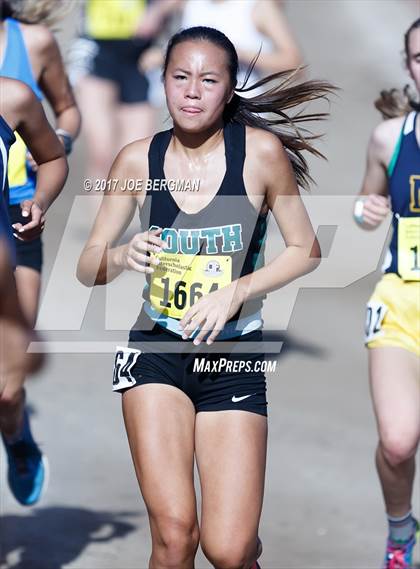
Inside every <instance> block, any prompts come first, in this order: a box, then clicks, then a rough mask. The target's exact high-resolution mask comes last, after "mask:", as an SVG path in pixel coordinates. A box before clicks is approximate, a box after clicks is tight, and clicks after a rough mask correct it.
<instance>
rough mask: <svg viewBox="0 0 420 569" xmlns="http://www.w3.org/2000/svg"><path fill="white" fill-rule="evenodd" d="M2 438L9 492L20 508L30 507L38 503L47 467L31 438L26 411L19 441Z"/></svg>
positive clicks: (43, 457)
mask: <svg viewBox="0 0 420 569" xmlns="http://www.w3.org/2000/svg"><path fill="white" fill-rule="evenodd" d="M2 438H3V443H4V446H5V449H6V453H7V459H8V472H7V479H8V482H9V486H10V490H11V491H12V494H13V496H14V497H15V498H16V500H17V501H18V502H19V503H20V504H22V506H32V505H34V504H36V503H37V502H38V501H39V499H40V498H41V495H42V492H43V490H44V489H45V487H46V485H47V471H48V465H47V461H46V457H45V456H43V454H42V453H41V451H40V449H39V447H38V445H37V444H36V442H35V441H34V439H33V437H32V433H31V428H30V425H29V417H28V414H27V411H26V409H25V412H24V420H23V431H22V437H21V439H20V440H18V441H17V442H14V443H8V442H7V441H6V440H5V438H4V437H2Z"/></svg>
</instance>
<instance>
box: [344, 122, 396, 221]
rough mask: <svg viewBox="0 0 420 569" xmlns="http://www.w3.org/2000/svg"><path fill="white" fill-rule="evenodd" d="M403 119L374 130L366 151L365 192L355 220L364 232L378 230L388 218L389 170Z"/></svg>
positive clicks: (355, 211)
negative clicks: (365, 230)
mask: <svg viewBox="0 0 420 569" xmlns="http://www.w3.org/2000/svg"><path fill="white" fill-rule="evenodd" d="M402 123H403V121H402V119H391V120H388V121H385V122H382V123H381V124H379V125H378V126H377V127H376V128H375V129H374V131H373V133H372V135H371V137H370V140H369V144H368V150H367V160H366V171H365V175H364V179H363V183H362V189H361V191H360V193H359V196H361V197H359V198H358V199H357V200H356V202H355V205H354V219H355V221H356V222H357V223H358V225H359V226H360V227H362V228H363V229H368V230H371V229H375V228H376V227H378V225H379V224H380V223H381V222H382V221H383V220H384V219H385V217H386V216H387V215H388V213H389V211H390V208H389V198H388V177H387V168H388V165H389V163H390V161H391V158H392V152H393V149H394V147H395V145H396V144H397V141H398V137H399V133H400V131H401V127H402Z"/></svg>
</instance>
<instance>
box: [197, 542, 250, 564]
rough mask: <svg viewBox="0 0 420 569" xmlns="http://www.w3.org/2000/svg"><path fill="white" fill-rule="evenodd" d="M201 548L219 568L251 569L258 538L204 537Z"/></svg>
mask: <svg viewBox="0 0 420 569" xmlns="http://www.w3.org/2000/svg"><path fill="white" fill-rule="evenodd" d="M201 548H202V550H203V553H204V555H205V556H206V557H207V559H208V560H209V562H210V563H211V564H212V565H213V566H214V567H217V568H218V569H249V566H250V564H251V563H252V562H253V561H255V559H252V556H253V555H254V554H255V553H256V551H255V548H256V540H255V539H254V540H253V541H252V542H249V541H247V540H242V539H241V538H238V537H235V538H233V539H226V536H224V537H223V538H222V537H221V538H220V539H217V538H216V539H212V540H209V539H203V540H201Z"/></svg>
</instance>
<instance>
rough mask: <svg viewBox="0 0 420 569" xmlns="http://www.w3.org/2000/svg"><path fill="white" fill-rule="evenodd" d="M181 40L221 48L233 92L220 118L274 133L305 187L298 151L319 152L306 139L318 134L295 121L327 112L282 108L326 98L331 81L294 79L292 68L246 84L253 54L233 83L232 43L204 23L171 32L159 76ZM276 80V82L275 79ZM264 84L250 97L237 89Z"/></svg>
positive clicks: (304, 169) (320, 116)
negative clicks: (242, 74) (241, 77)
mask: <svg viewBox="0 0 420 569" xmlns="http://www.w3.org/2000/svg"><path fill="white" fill-rule="evenodd" d="M185 41H208V42H210V43H212V44H214V45H216V46H218V47H220V48H221V49H223V50H224V51H225V53H226V56H227V65H228V70H229V75H230V79H231V82H232V86H233V88H234V90H235V94H234V96H233V98H232V100H231V102H230V103H229V104H228V105H227V106H226V108H225V112H224V120H225V121H226V122H229V121H237V122H240V123H242V124H245V125H247V126H251V127H256V128H261V129H264V130H267V131H269V132H271V133H273V134H274V135H276V136H277V138H279V140H280V141H281V142H282V144H283V145H284V148H285V150H286V152H287V154H288V156H289V158H290V161H291V163H292V166H293V170H294V173H295V176H296V180H297V183H298V184H299V185H300V186H301V187H304V188H306V189H307V188H308V187H309V182H311V181H312V178H311V177H310V174H309V168H308V164H307V162H306V160H305V158H304V157H303V155H302V151H304V150H306V151H308V152H310V153H311V154H314V155H316V156H321V157H323V156H322V154H321V153H320V152H319V151H318V150H316V148H314V146H312V144H311V142H310V141H312V140H313V139H315V138H318V136H317V135H313V134H311V133H310V132H308V131H307V130H306V129H299V128H298V127H297V123H303V122H308V121H316V120H321V119H324V118H325V117H326V116H328V113H311V114H306V113H303V112H302V110H300V111H298V112H296V113H295V114H294V116H290V115H289V114H287V113H286V112H285V111H286V110H287V109H292V108H294V107H298V106H299V105H302V104H304V103H307V102H309V101H314V100H317V99H327V95H328V94H330V93H332V92H333V91H334V89H335V88H334V87H333V85H331V84H330V83H328V82H326V81H304V82H302V83H295V82H294V80H295V77H296V75H297V72H298V70H294V71H282V72H279V73H273V74H272V75H269V76H268V77H264V78H263V79H261V80H259V81H257V82H256V83H254V84H252V85H250V86H247V83H248V80H249V77H250V75H251V73H252V70H253V68H254V66H255V63H256V61H257V58H258V56H257V57H256V58H254V60H253V62H252V63H251V65H250V67H249V69H248V72H247V74H246V78H245V81H244V84H243V85H242V86H240V87H237V74H238V68H239V62H238V55H237V53H236V49H235V47H234V45H233V44H232V42H231V41H230V40H229V39H228V38H227V37H226V36H225V35H224V34H223V33H222V32H220V31H219V30H216V29H214V28H207V27H204V26H197V27H194V28H187V29H185V30H182V31H181V32H178V33H177V34H175V35H174V36H172V38H171V39H170V41H169V43H168V47H167V50H166V55H165V60H164V65H163V76H165V74H166V70H167V67H168V64H169V60H170V56H171V53H172V50H173V48H174V47H175V46H176V45H178V44H180V43H183V42H185ZM279 80H280V83H278V81H279ZM273 81H276V82H277V84H276V85H275V86H274V87H273V86H272V87H267V86H268V84H269V83H272V82H273ZM264 87H267V88H266V90H264V91H263V92H261V93H259V94H257V95H255V96H254V97H241V93H247V92H250V91H253V90H254V89H260V88H264Z"/></svg>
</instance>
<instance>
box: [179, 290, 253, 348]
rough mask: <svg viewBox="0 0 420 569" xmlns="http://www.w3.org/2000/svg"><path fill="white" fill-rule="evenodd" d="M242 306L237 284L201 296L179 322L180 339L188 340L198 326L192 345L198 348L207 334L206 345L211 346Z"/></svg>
mask: <svg viewBox="0 0 420 569" xmlns="http://www.w3.org/2000/svg"><path fill="white" fill-rule="evenodd" d="M242 304H243V300H242V299H241V298H240V297H239V294H237V282H233V283H231V284H230V285H228V286H225V287H223V288H220V289H219V290H216V291H214V292H211V293H210V294H207V295H206V296H202V297H201V298H200V299H199V300H198V301H197V302H196V303H195V304H194V305H193V306H191V308H190V309H189V310H188V311H187V312H186V313H185V314H184V317H183V318H182V320H181V321H180V326H181V328H182V330H183V334H182V339H183V340H186V339H187V338H189V337H190V336H191V334H192V333H193V332H194V330H195V329H196V328H197V326H198V327H200V332H199V333H198V334H197V336H196V338H195V339H194V344H195V345H196V346H198V345H199V344H200V343H201V342H202V341H203V340H204V338H205V337H206V336H207V335H208V334H209V333H210V335H209V337H208V338H207V344H209V345H210V344H212V343H213V342H214V340H215V339H216V337H217V336H218V334H219V333H220V332H221V331H222V330H223V327H224V325H225V324H226V322H227V321H228V320H229V318H232V316H233V315H234V314H236V313H237V312H238V310H239V308H240V307H241V305H242Z"/></svg>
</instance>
